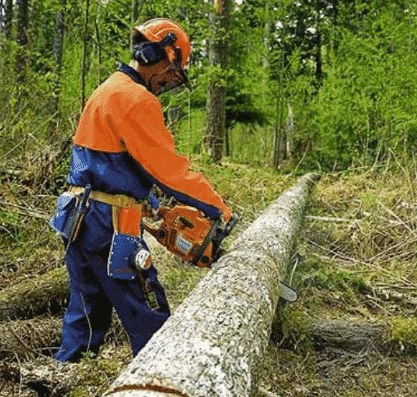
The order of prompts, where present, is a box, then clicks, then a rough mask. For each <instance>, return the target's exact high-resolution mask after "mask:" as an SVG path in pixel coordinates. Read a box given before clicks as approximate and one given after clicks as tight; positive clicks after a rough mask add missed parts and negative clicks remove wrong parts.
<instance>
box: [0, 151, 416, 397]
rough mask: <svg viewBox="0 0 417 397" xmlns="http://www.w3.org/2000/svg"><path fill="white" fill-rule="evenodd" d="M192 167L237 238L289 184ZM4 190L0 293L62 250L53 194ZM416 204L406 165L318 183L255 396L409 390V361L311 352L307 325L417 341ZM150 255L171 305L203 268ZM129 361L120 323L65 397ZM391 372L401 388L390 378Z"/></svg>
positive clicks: (244, 171)
mask: <svg viewBox="0 0 417 397" xmlns="http://www.w3.org/2000/svg"><path fill="white" fill-rule="evenodd" d="M191 165H192V168H193V169H194V170H197V171H200V172H202V173H204V174H205V175H206V176H207V178H208V179H209V180H210V181H211V182H212V183H213V185H214V186H215V188H216V189H217V190H218V191H219V192H220V193H221V194H222V196H224V197H225V198H226V200H227V201H228V203H229V205H230V206H231V207H232V209H233V210H234V211H235V212H237V213H239V215H240V216H241V218H242V220H241V222H240V224H239V225H238V227H237V229H236V230H235V232H234V235H236V234H237V233H239V231H241V230H243V229H244V228H245V227H246V226H247V225H248V224H249V223H250V222H252V221H253V219H254V218H255V217H256V216H257V214H258V213H259V212H260V211H262V210H263V209H264V208H266V207H267V206H268V205H269V204H270V203H271V201H272V200H273V199H275V198H276V197H277V196H278V195H279V194H280V193H281V192H282V191H284V190H285V189H287V188H288V187H290V186H292V185H293V184H294V181H295V180H294V178H292V177H287V176H285V175H279V174H277V173H276V172H275V171H273V170H271V169H268V168H253V167H250V166H248V165H243V164H236V163H232V162H230V161H228V159H225V161H224V162H223V164H222V165H214V164H210V163H209V162H207V161H206V159H205V158H204V156H202V155H196V156H193V157H192V159H191ZM28 176H29V177H30V175H28ZM27 180H31V179H30V178H27ZM38 180H39V179H38ZM0 192H1V197H0V201H1V202H6V203H8V205H2V206H0V219H1V222H0V225H1V227H0V269H1V270H0V286H1V288H5V287H7V286H10V285H14V284H16V283H17V282H20V281H22V280H25V279H27V278H34V277H38V276H39V275H41V274H43V273H46V272H47V271H49V270H53V269H54V268H56V267H58V266H60V265H61V261H62V246H61V242H60V241H59V239H58V238H57V237H56V236H55V235H54V233H53V232H52V231H51V230H50V229H49V227H48V226H47V223H46V220H45V219H47V216H46V215H47V214H51V213H52V212H53V209H54V205H55V197H54V195H53V194H49V195H48V194H47V195H45V194H44V192H43V193H42V192H39V191H38V190H36V189H35V188H34V187H33V186H32V185H30V183H28V184H27V185H25V184H23V183H22V182H21V180H19V179H14V180H13V183H9V181H8V180H4V181H3V182H2V184H1V190H0ZM415 198H416V188H415V170H414V169H412V168H409V169H406V168H404V167H400V166H396V167H392V168H389V169H388V168H382V169H379V170H378V169H377V170H376V169H372V168H362V169H357V170H350V171H349V172H339V173H332V174H327V175H324V176H323V177H322V179H321V181H320V182H319V183H318V184H317V186H316V187H315V188H314V190H313V193H312V196H311V199H310V204H309V208H308V211H307V213H306V218H305V223H304V226H303V228H302V231H301V234H300V236H299V239H298V244H297V248H296V251H295V255H294V258H293V260H294V263H293V264H291V266H295V269H296V270H295V273H294V278H293V283H292V285H293V286H295V287H296V288H297V289H298V290H299V294H300V299H299V300H298V301H297V302H296V303H294V304H291V305H284V306H283V307H282V308H281V310H282V312H281V314H282V319H281V321H280V322H279V324H278V327H280V329H279V330H278V331H279V332H278V336H279V339H278V342H279V344H278V345H277V340H275V342H271V343H270V346H269V348H268V350H267V352H266V356H265V360H264V361H263V363H262V364H261V368H262V370H261V374H260V386H261V389H262V390H263V392H259V397H263V396H266V395H267V393H274V394H275V395H278V396H315V395H317V396H346V397H353V396H367V397H373V396H379V395H386V396H388V395H396V394H398V395H404V396H412V395H415V393H416V391H417V385H416V381H415V379H417V376H416V374H417V361H416V359H415V358H414V357H413V356H403V357H382V358H381V357H380V358H379V359H377V360H376V359H375V357H371V356H366V357H362V358H361V357H359V358H361V359H363V361H360V362H359V363H358V364H356V365H355V364H354V363H355V362H356V361H355V360H357V359H358V357H356V356H354V355H352V354H350V353H349V354H347V353H343V354H342V353H340V354H339V355H337V354H336V353H335V352H316V351H315V350H314V347H313V345H312V343H311V341H310V340H309V336H308V329H309V324H310V322H311V321H312V320H317V319H348V320H349V321H356V320H367V321H375V322H381V323H384V324H386V325H387V326H388V327H389V329H390V338H391V340H394V341H396V342H397V343H398V344H403V345H404V346H405V345H407V344H411V345H415V344H417V339H416V337H415V330H416V329H417V324H416V321H415V319H414V316H415V311H416V309H417V292H416V291H417V289H416V282H417V271H416V266H417V253H416V252H417V251H416V248H417V239H416V236H417V234H416V233H417V232H416V225H417V222H416V217H415V208H416V205H415ZM34 214H38V215H39V214H41V215H42V216H40V217H37V216H36V215H34ZM232 239H233V235H232V237H231V238H230V240H229V242H230V241H231V240H232ZM153 256H154V259H155V263H156V264H157V267H158V270H159V274H160V279H161V281H162V283H163V284H164V286H165V288H166V292H167V296H168V300H169V302H170V304H171V307H172V308H173V309H175V308H176V307H177V306H178V305H179V304H180V303H181V302H182V301H183V299H184V298H185V297H186V296H187V295H188V294H189V292H190V291H191V290H192V289H193V288H194V286H195V285H196V284H197V283H198V282H199V280H200V279H201V278H202V277H204V275H205V274H206V272H207V271H206V270H203V269H198V268H191V267H189V266H188V265H186V264H183V263H181V262H179V261H178V259H176V258H175V257H174V256H173V255H172V254H170V253H168V252H167V251H166V250H165V249H164V248H162V247H160V246H157V245H156V246H153ZM130 359H131V356H130V350H129V346H128V341H127V338H126V335H125V333H124V331H123V328H122V327H121V326H120V323H119V322H118V321H117V319H115V321H114V325H113V327H112V332H111V333H110V335H109V336H108V339H107V343H106V345H105V346H103V349H102V351H101V352H100V356H99V360H97V359H91V358H89V357H86V358H85V359H84V360H83V363H82V364H81V365H80V367H79V368H80V373H81V374H82V376H81V378H80V379H81V380H80V382H79V384H78V386H77V387H76V388H75V389H74V390H73V391H72V392H71V394H69V395H68V396H70V397H75V396H81V395H82V396H94V395H97V393H101V392H102V390H103V385H109V384H110V383H111V381H112V379H114V378H115V377H116V376H117V374H118V373H119V370H121V368H122V367H123V366H124V365H126V363H127V362H129V361H130ZM396 377H400V378H402V379H403V381H402V382H401V383H399V382H396V383H395V379H396ZM381 393H382V394H381Z"/></svg>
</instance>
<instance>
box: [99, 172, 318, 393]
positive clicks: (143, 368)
mask: <svg viewBox="0 0 417 397" xmlns="http://www.w3.org/2000/svg"><path fill="white" fill-rule="evenodd" d="M315 179H316V178H315V176H314V175H311V174H309V175H306V176H304V177H302V178H300V180H299V181H298V183H297V185H296V186H295V187H293V188H292V189H290V190H288V191H287V192H285V193H284V194H282V195H281V196H280V197H279V198H278V200H276V201H275V202H274V203H273V204H272V205H271V206H270V207H269V208H268V209H267V210H266V211H265V212H264V213H263V214H262V215H260V216H259V217H258V218H257V219H256V220H255V222H254V223H253V224H252V225H251V226H249V227H248V228H247V229H246V230H245V231H244V232H243V233H242V234H241V235H240V236H239V237H238V238H237V239H236V240H235V242H234V244H233V245H232V247H231V250H230V251H229V252H228V253H227V254H226V255H224V256H223V257H221V259H220V260H219V261H218V262H217V263H216V264H215V265H214V266H213V268H212V269H211V270H210V272H209V273H208V275H207V276H206V277H205V278H204V279H203V280H202V281H201V282H200V283H199V284H198V285H197V286H196V288H195V289H194V290H193V291H192V292H191V294H190V295H189V296H188V297H187V298H186V299H185V300H184V302H183V303H182V304H181V305H180V306H179V307H178V309H177V310H176V311H175V313H174V314H173V315H172V317H171V318H170V319H169V320H168V321H167V322H166V323H165V324H164V326H163V327H162V328H161V329H160V330H159V331H158V332H157V333H156V334H155V335H154V336H153V337H152V339H151V340H150V341H149V343H148V344H147V345H146V346H145V347H144V348H143V349H142V350H141V351H140V353H139V354H138V355H137V356H136V358H135V359H134V360H133V361H132V363H131V364H130V365H129V366H128V367H127V368H126V369H125V370H124V371H123V373H122V374H121V375H120V376H119V377H118V379H117V380H116V381H115V382H114V383H113V385H112V387H111V388H110V390H109V391H108V392H107V393H106V395H110V396H112V397H144V396H154V397H155V396H189V397H199V396H204V397H210V396H239V397H244V396H249V395H250V394H251V393H252V392H253V390H254V389H255V387H256V381H257V368H259V365H258V364H259V362H260V360H261V359H262V357H263V354H264V350H265V348H266V346H267V343H268V340H269V336H270V332H271V324H272V320H273V317H274V315H275V309H276V306H277V302H278V298H279V290H278V288H279V287H278V280H282V279H283V277H284V274H285V270H286V265H287V263H288V262H289V259H290V255H291V251H292V248H293V244H294V239H295V236H296V234H297V231H298V230H299V228H300V225H301V221H302V217H303V212H304V209H305V206H306V202H307V198H308V192H309V189H310V188H311V186H312V185H313V183H314V181H315Z"/></svg>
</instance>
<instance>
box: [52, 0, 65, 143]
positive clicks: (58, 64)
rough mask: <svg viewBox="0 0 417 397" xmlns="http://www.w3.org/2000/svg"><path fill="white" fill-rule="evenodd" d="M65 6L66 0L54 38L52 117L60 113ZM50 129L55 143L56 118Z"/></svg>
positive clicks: (58, 17) (57, 17)
mask: <svg viewBox="0 0 417 397" xmlns="http://www.w3.org/2000/svg"><path fill="white" fill-rule="evenodd" d="M65 6H66V0H61V9H60V10H59V11H58V13H57V14H56V18H55V36H54V61H55V73H56V77H55V81H54V92H53V95H52V98H51V101H50V103H49V111H50V113H51V115H57V114H58V111H59V95H60V87H61V69H62V49H63V43H64V23H65ZM51 121H52V122H51V124H50V128H49V141H50V143H53V141H54V139H55V134H54V131H55V125H56V118H55V117H52V118H51Z"/></svg>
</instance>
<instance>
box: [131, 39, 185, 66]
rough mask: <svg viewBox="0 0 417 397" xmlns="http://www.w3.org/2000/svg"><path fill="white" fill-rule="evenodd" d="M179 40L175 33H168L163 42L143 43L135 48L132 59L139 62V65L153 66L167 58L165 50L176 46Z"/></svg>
mask: <svg viewBox="0 0 417 397" xmlns="http://www.w3.org/2000/svg"><path fill="white" fill-rule="evenodd" d="M176 40H177V38H176V37H175V35H174V34H173V33H168V34H167V35H166V37H164V38H163V39H162V40H161V41H158V42H156V43H150V42H148V41H142V42H141V43H137V44H135V45H134V46H133V52H132V58H133V59H134V60H135V61H138V63H139V65H142V66H152V65H155V64H156V63H158V62H159V61H162V60H164V59H166V58H167V54H166V52H165V50H164V48H165V47H166V46H168V45H171V44H174V43H175V41H176Z"/></svg>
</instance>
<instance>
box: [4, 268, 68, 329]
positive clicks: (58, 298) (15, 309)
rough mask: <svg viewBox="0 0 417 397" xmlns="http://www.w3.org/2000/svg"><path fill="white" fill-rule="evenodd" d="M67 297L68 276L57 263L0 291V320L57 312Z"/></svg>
mask: <svg viewBox="0 0 417 397" xmlns="http://www.w3.org/2000/svg"><path fill="white" fill-rule="evenodd" d="M67 298H68V276H67V272H66V268H65V267H61V268H58V269H56V270H52V271H50V272H48V273H45V274H43V275H41V276H38V277H37V278H36V279H35V280H34V279H29V280H25V281H22V282H21V283H19V284H17V285H14V286H12V287H10V288H5V289H3V290H2V291H0V322H2V321H8V320H10V319H27V318H31V317H34V316H36V315H39V314H42V313H45V312H49V313H58V312H60V311H62V310H63V308H64V305H65V302H66V300H67Z"/></svg>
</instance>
